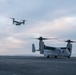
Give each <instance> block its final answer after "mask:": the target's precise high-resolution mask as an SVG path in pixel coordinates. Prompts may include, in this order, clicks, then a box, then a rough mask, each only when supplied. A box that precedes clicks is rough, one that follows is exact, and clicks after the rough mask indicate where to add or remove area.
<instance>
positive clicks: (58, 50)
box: [32, 37, 74, 58]
mask: <svg viewBox="0 0 76 75" xmlns="http://www.w3.org/2000/svg"><path fill="white" fill-rule="evenodd" d="M37 39H38V40H39V49H38V50H36V48H35V45H34V44H32V52H35V51H40V54H44V56H46V57H47V58H49V57H51V56H52V57H55V58H57V57H59V56H61V57H67V58H70V56H71V53H72V44H71V43H74V41H71V40H67V41H65V42H67V46H66V47H51V46H46V45H45V44H44V41H43V40H47V38H43V37H39V38H37Z"/></svg>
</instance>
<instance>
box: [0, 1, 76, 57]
mask: <svg viewBox="0 0 76 75" xmlns="http://www.w3.org/2000/svg"><path fill="white" fill-rule="evenodd" d="M11 17H13V18H16V20H18V21H21V20H23V19H25V20H27V21H26V24H25V25H21V26H15V25H13V24H12V20H11V19H10V18H11ZM39 36H43V37H56V38H59V39H63V41H64V40H67V39H71V40H76V0H0V55H25V54H32V43H35V44H36V47H37V48H38V40H34V39H31V38H35V37H36V38H37V37H39ZM45 44H46V45H49V46H56V47H64V46H66V43H64V42H59V41H51V40H50V41H45ZM37 54H38V53H37ZM72 56H76V44H73V51H72Z"/></svg>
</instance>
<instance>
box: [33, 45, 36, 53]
mask: <svg viewBox="0 0 76 75" xmlns="http://www.w3.org/2000/svg"><path fill="white" fill-rule="evenodd" d="M35 51H36V49H35V45H34V44H32V52H35Z"/></svg>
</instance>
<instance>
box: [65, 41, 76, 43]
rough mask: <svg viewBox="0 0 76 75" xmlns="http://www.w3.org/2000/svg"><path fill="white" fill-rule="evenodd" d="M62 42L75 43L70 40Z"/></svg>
mask: <svg viewBox="0 0 76 75" xmlns="http://www.w3.org/2000/svg"><path fill="white" fill-rule="evenodd" d="M64 42H71V43H76V41H72V40H66V41H64Z"/></svg>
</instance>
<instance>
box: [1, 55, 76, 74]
mask: <svg viewBox="0 0 76 75" xmlns="http://www.w3.org/2000/svg"><path fill="white" fill-rule="evenodd" d="M0 75H76V58H75V57H71V58H70V59H67V58H57V59H55V58H49V59H48V58H46V57H43V56H1V57H0Z"/></svg>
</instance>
